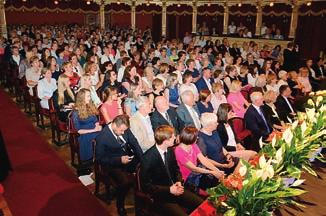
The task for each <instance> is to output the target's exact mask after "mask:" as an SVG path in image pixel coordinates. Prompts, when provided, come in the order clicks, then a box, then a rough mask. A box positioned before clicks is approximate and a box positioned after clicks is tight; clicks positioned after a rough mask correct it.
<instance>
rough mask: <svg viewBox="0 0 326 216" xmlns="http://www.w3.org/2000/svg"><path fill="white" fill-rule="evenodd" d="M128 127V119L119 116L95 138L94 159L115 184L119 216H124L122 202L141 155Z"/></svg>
mask: <svg viewBox="0 0 326 216" xmlns="http://www.w3.org/2000/svg"><path fill="white" fill-rule="evenodd" d="M129 126H130V124H129V117H128V116H127V115H119V116H117V117H115V118H114V119H113V121H112V123H111V124H109V125H107V126H105V127H104V128H103V129H102V131H101V132H100V134H99V135H98V136H97V137H96V149H95V158H96V160H97V161H98V163H99V164H101V165H102V166H103V167H105V169H106V170H108V173H110V177H111V178H112V179H113V180H114V181H115V182H116V184H117V209H118V214H119V216H122V215H126V210H125V208H124V200H125V197H126V195H127V194H128V191H129V189H130V188H131V187H132V185H133V178H131V177H130V176H131V175H130V174H131V173H133V172H135V169H136V166H137V164H138V163H139V162H140V160H141V157H142V154H143V152H142V150H141V148H140V146H139V144H138V142H137V139H136V138H135V136H134V135H133V134H132V132H131V130H130V129H129Z"/></svg>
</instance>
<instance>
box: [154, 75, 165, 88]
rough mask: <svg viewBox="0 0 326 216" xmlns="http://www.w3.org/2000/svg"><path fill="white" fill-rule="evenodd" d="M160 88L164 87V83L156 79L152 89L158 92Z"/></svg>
mask: <svg viewBox="0 0 326 216" xmlns="http://www.w3.org/2000/svg"><path fill="white" fill-rule="evenodd" d="M159 86H163V87H164V82H163V81H162V80H161V79H159V78H155V79H154V80H153V82H152V88H153V90H156V89H157V87H159Z"/></svg>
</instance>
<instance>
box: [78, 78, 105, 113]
mask: <svg viewBox="0 0 326 216" xmlns="http://www.w3.org/2000/svg"><path fill="white" fill-rule="evenodd" d="M80 88H81V89H88V90H89V91H90V93H91V99H92V102H93V103H94V104H95V106H96V107H99V106H100V105H101V104H102V101H101V100H100V98H99V97H98V95H97V92H96V90H95V87H94V86H93V85H92V77H91V76H90V75H89V74H84V75H83V76H82V77H81V79H80Z"/></svg>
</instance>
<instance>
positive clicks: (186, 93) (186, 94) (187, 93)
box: [180, 90, 194, 102]
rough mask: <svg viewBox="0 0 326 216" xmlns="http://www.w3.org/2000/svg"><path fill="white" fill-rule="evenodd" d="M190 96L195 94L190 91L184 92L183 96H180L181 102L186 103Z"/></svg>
mask: <svg viewBox="0 0 326 216" xmlns="http://www.w3.org/2000/svg"><path fill="white" fill-rule="evenodd" d="M190 95H192V96H194V93H193V92H192V91H190V90H186V91H184V92H182V94H181V95H180V97H181V101H182V102H184V101H185V99H186V97H188V96H190Z"/></svg>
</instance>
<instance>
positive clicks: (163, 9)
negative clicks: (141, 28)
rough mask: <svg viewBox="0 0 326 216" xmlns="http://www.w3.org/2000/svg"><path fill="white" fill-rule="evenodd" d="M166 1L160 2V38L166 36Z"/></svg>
mask: <svg viewBox="0 0 326 216" xmlns="http://www.w3.org/2000/svg"><path fill="white" fill-rule="evenodd" d="M166 10H167V5H166V0H163V1H162V36H166Z"/></svg>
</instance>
